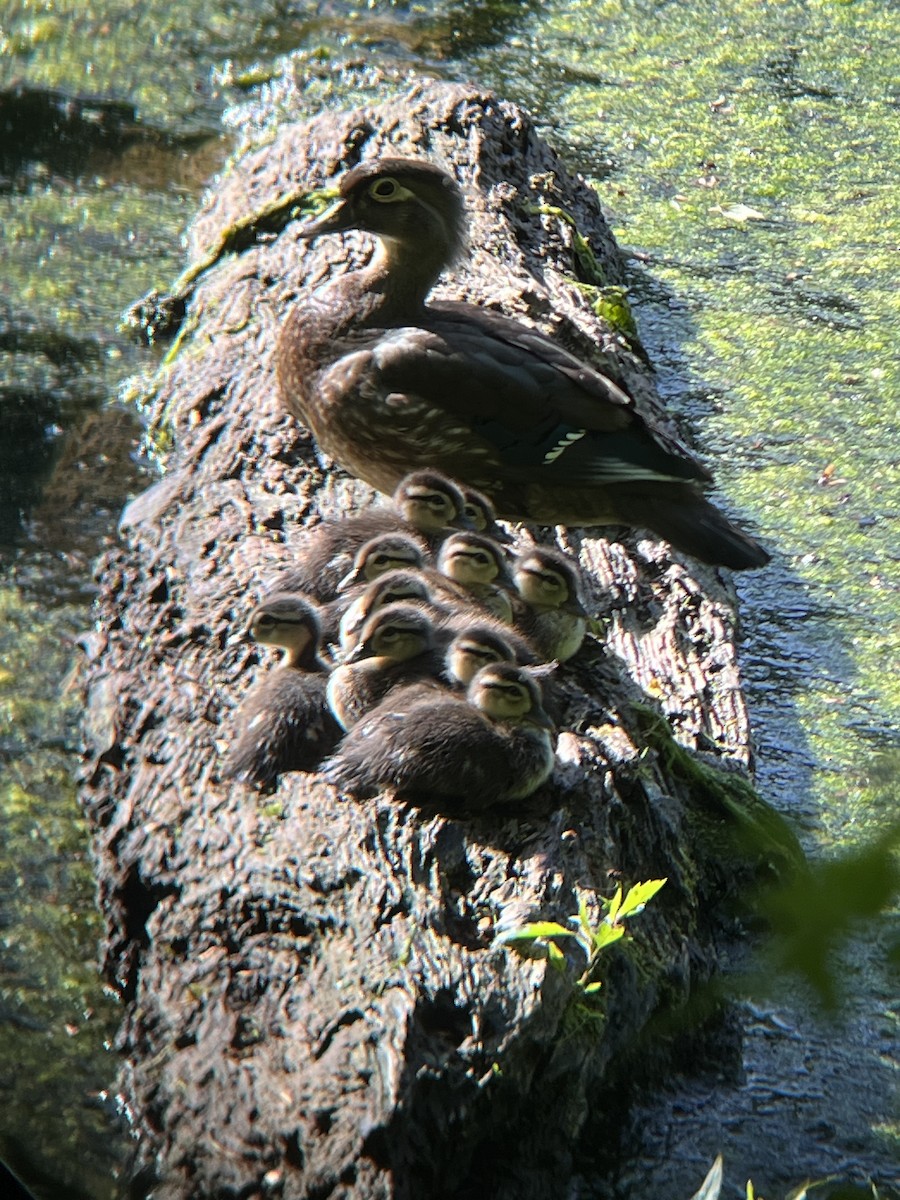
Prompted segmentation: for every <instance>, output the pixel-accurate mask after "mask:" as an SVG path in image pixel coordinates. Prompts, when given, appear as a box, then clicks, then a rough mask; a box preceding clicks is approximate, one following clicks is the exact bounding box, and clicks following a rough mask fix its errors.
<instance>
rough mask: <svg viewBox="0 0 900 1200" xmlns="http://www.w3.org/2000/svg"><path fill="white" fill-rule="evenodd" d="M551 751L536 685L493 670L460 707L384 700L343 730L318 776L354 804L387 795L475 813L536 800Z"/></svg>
mask: <svg viewBox="0 0 900 1200" xmlns="http://www.w3.org/2000/svg"><path fill="white" fill-rule="evenodd" d="M554 748H555V735H554V730H553V725H552V722H551V720H550V718H549V717H548V716H547V713H546V712H545V710H544V707H543V703H542V700H541V691H540V687H539V685H538V683H537V682H536V680H535V679H533V678H532V677H531V676H530V675H529V673H528V672H527V671H526V670H524V669H523V668H521V667H517V666H513V665H512V664H511V663H492V664H490V665H489V666H486V667H483V668H482V669H481V670H480V671H478V672H477V674H476V675H475V676H474V678H473V679H472V682H471V683H470V684H469V688H468V691H467V693H466V697H465V698H463V697H456V696H453V695H449V694H435V693H433V692H432V691H430V690H427V689H426V690H425V691H424V692H423V690H422V689H420V688H415V687H414V688H409V689H406V688H403V689H400V690H399V691H397V692H393V693H392V694H391V695H390V696H388V697H387V699H386V700H385V701H383V702H382V703H381V704H379V705H378V707H377V708H375V709H374V710H373V711H372V712H371V713H370V714H369V715H368V716H367V717H366V718H365V719H364V720H363V721H361V722H360V723H359V724H357V725H355V726H354V727H353V729H351V730H350V732H349V733H348V734H347V736H346V737H345V738H344V740H343V742H342V743H341V746H340V749H339V751H338V753H337V754H336V755H335V756H334V757H333V758H332V759H330V760H329V762H328V763H327V764H326V766H325V769H324V774H325V777H326V779H328V780H329V782H331V783H334V784H336V785H337V786H339V787H341V788H344V789H346V790H347V791H350V792H353V793H355V794H357V795H362V796H367V795H371V794H373V793H375V792H378V791H383V790H389V791H391V792H393V793H394V794H395V795H397V796H398V797H402V798H406V799H409V800H413V801H416V802H419V803H434V804H436V805H438V806H439V807H441V808H443V809H447V810H450V811H459V810H472V809H481V808H487V807H488V806H490V805H493V804H502V803H505V802H509V801H512V800H523V799H525V798H526V797H527V796H530V795H531V794H532V792H534V791H536V789H537V788H539V787H540V786H541V784H542V783H544V782H545V781H546V780H547V779H548V778H549V776H550V775H551V773H552V771H553V765H554V762H555V755H554Z"/></svg>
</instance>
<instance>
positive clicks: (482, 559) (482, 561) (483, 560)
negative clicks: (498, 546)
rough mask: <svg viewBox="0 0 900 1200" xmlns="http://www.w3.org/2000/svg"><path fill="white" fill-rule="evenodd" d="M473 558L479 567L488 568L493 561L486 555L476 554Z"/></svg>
mask: <svg viewBox="0 0 900 1200" xmlns="http://www.w3.org/2000/svg"><path fill="white" fill-rule="evenodd" d="M473 557H474V559H475V561H476V562H477V563H478V565H479V567H486V566H488V564H489V563H490V561H491V560H490V558H488V556H487V555H486V554H475V555H473Z"/></svg>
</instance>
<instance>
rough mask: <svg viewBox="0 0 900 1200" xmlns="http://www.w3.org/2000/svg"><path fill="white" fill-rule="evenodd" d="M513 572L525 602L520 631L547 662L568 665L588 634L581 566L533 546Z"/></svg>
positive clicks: (519, 612) (517, 620) (546, 548)
mask: <svg viewBox="0 0 900 1200" xmlns="http://www.w3.org/2000/svg"><path fill="white" fill-rule="evenodd" d="M512 573H513V580H514V581H515V585H516V591H517V592H518V594H519V597H520V600H521V603H519V604H517V605H516V606H515V607H516V613H515V623H516V628H517V629H518V630H519V631H520V633H523V634H524V635H525V637H526V638H528V640H529V642H531V644H532V645H533V646H534V648H535V650H536V651H537V652H538V655H539V656H540V657H541V658H542V659H543V660H544V661H545V662H549V661H550V660H551V659H555V660H556V661H557V662H565V661H566V660H567V659H569V658H571V657H572V656H573V654H576V653H577V652H578V651H579V650H580V649H581V644H582V642H583V641H584V635H585V633H586V632H587V619H588V612H587V609H586V608H585V606H584V589H583V584H582V578H581V571H580V570H579V568H578V564H577V563H576V562H575V561H574V560H573V559H572V558H570V557H569V556H568V555H567V554H563V553H562V552H561V551H559V550H553V549H551V548H550V547H549V546H532V547H531V549H530V550H528V551H527V552H526V553H524V554H520V555H519V557H518V558H517V559H516V560H515V562H514V563H513V569H512Z"/></svg>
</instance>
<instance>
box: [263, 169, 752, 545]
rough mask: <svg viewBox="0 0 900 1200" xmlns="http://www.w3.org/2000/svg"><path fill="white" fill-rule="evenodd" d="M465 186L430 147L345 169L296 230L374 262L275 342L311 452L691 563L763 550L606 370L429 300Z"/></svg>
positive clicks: (538, 338) (461, 223) (451, 251)
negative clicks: (436, 479) (615, 532)
mask: <svg viewBox="0 0 900 1200" xmlns="http://www.w3.org/2000/svg"><path fill="white" fill-rule="evenodd" d="M466 224H467V221H466V211H465V205H464V202H463V196H462V192H461V191H460V189H459V187H458V186H457V184H456V183H455V181H454V180H453V179H451V177H450V176H449V175H448V174H447V173H446V172H445V171H443V170H441V169H440V168H439V167H437V166H435V165H434V164H432V163H429V162H425V161H421V160H418V159H403V158H382V159H377V160H374V161H372V162H367V163H362V164H361V165H360V166H357V167H354V168H353V170H351V171H349V172H348V173H347V174H346V175H345V176H343V178H342V179H341V181H340V199H339V200H338V201H337V203H336V204H334V205H333V206H332V207H331V208H330V209H329V210H328V211H327V212H326V213H324V214H323V215H322V216H321V217H319V218H318V220H314V221H312V222H310V223H309V224H307V225H306V226H305V227H304V229H303V230H302V231H301V234H302V236H303V237H305V238H316V237H319V236H321V235H323V234H328V233H340V232H342V231H344V230H349V229H361V230H365V231H367V232H369V233H372V234H374V235H375V236H376V237H377V238H378V239H379V248H378V250H377V252H376V254H375V256H374V258H373V259H372V261H371V263H370V264H369V265H368V266H367V267H365V268H364V269H362V270H356V271H352V272H350V273H349V274H345V275H342V276H340V277H339V278H337V279H335V280H333V281H332V282H330V283H328V284H326V285H324V286H322V287H320V288H317V289H316V290H315V291H313V292H311V293H310V294H308V295H306V296H304V297H303V299H302V300H301V301H300V303H298V304H297V305H296V306H295V307H294V309H293V311H292V312H291V313H290V314H289V316H288V318H287V320H286V322H285V325H284V328H283V330H282V333H281V336H280V338H279V343H278V375H279V382H280V386H281V391H282V393H283V396H284V398H285V401H286V403H287V404H288V406H289V407H290V408H291V409H292V410H293V411H294V413H295V414H296V415H297V416H298V417H299V418H300V419H301V420H302V421H303V422H304V423H305V424H306V425H307V426H308V427H309V428H310V429H311V430H312V432H313V434H314V435H315V437H316V439H317V441H318V442H319V444H320V446H321V447H322V449H323V450H325V451H326V452H327V453H328V454H330V455H331V456H332V457H333V458H335V459H337V461H338V462H339V463H341V465H342V466H344V467H345V468H346V469H347V470H348V471H349V472H350V473H351V474H353V475H355V476H357V477H358V478H360V479H364V480H366V481H367V482H368V483H370V484H372V486H374V487H376V488H378V489H379V490H380V491H383V492H390V491H391V490H392V489H393V488H394V487H395V486H396V484H397V481H398V480H399V479H400V478H401V476H403V475H404V474H406V472H407V471H409V470H410V469H411V468H413V467H419V468H427V467H434V468H438V469H440V470H444V471H447V472H448V473H449V474H451V475H452V476H453V477H454V478H455V479H457V480H460V481H461V482H462V483H463V484H464V485H468V486H471V487H474V488H477V489H478V490H480V491H482V492H484V493H486V494H487V495H488V496H489V497H490V498H491V500H492V501H493V503H494V505H495V506H496V509H497V512H498V514H499V515H500V516H501V517H503V518H507V519H511V520H523V521H532V522H537V523H539V524H541V525H554V524H564V525H581V526H590V525H607V524H626V525H633V526H639V527H643V528H645V529H649V530H652V532H653V533H655V534H657V535H658V536H660V537H663V538H666V539H668V541H670V542H671V543H672V545H673V546H675V547H676V548H677V549H679V550H684V551H686V552H688V553H689V554H693V555H694V556H695V557H697V558H699V559H702V560H703V561H705V562H711V563H718V564H721V565H724V566H730V567H734V568H738V569H740V568H747V567H759V566H762V565H763V564H764V563H766V562H767V561H768V559H769V556H768V554H767V553H766V551H765V550H763V548H762V547H761V546H760V545H759V544H758V543H757V542H755V541H754V540H753V539H752V538H750V537H748V536H747V535H746V534H745V533H742V532H741V531H740V530H739V529H736V528H735V527H734V526H733V525H732V524H731V523H730V522H729V521H728V520H727V519H726V518H725V516H724V515H723V514H722V513H720V512H719V511H718V509H716V508H715V507H714V506H713V505H712V504H710V503H709V501H708V500H706V499H705V497H704V496H703V495H702V493H701V492H700V490H699V486H698V485H702V484H704V483H707V482H709V480H710V475H709V472H708V471H707V470H706V469H705V467H703V466H702V465H701V464H700V462H699V461H698V460H697V459H695V458H694V457H693V456H692V455H690V454H689V453H688V452H687V451H686V450H684V449H683V448H682V447H680V446H678V445H676V444H674V443H671V442H670V441H669V440H668V439H666V438H665V437H664V436H663V435H662V434H661V433H659V432H658V431H655V430H653V429H651V428H650V427H649V426H648V425H647V424H646V422H645V421H644V420H643V419H642V417H641V416H640V415H639V413H638V412H637V409H636V407H635V405H634V402H633V400H632V399H631V397H630V396H628V395H627V394H626V393H625V392H623V391H622V389H621V388H619V387H618V386H617V385H616V384H614V383H613V382H612V381H611V380H610V379H608V378H606V376H604V375H603V374H601V373H600V372H599V371H597V370H595V369H594V368H593V367H591V366H590V365H589V364H587V363H585V362H583V361H581V360H580V359H579V358H577V357H576V356H575V355H573V354H570V353H568V352H567V351H566V350H564V349H563V348H562V347H561V346H559V345H557V344H556V343H555V342H554V341H553V340H552V339H550V338H548V337H546V336H545V335H544V334H542V333H540V332H538V331H537V330H535V329H532V328H531V327H529V326H526V325H523V324H521V323H520V322H518V321H515V320H511V319H510V318H508V317H504V316H501V315H499V314H497V313H494V312H490V311H488V310H486V309H483V308H480V307H478V306H475V305H470V304H456V303H432V304H426V299H427V297H428V294H429V292H430V291H431V289H432V287H433V286H434V284H435V282H436V281H437V278H438V276H439V275H440V273H441V271H442V270H443V269H444V268H445V267H446V266H448V265H450V264H452V263H453V262H455V261H456V260H457V259H458V258H459V257H460V256H461V254H462V252H463V249H464V246H465V239H466Z"/></svg>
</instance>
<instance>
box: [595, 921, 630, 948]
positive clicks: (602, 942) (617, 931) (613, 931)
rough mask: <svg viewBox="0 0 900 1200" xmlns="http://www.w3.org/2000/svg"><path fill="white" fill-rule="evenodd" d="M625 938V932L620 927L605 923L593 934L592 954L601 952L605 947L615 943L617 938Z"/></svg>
mask: <svg viewBox="0 0 900 1200" xmlns="http://www.w3.org/2000/svg"><path fill="white" fill-rule="evenodd" d="M624 936H625V930H624V929H623V928H622V926H621V925H607V924H606V922H605V921H604V923H603V924H602V925H601V926H600V928H599V929H598V930H597V931H596V932H595V933H594V939H593V940H594V953H595V954H596V953H597V951H598V950H603V949H604V947H606V946H611V945H612V944H613V942H617V941H618V940H619V938H622V937H624Z"/></svg>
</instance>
